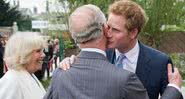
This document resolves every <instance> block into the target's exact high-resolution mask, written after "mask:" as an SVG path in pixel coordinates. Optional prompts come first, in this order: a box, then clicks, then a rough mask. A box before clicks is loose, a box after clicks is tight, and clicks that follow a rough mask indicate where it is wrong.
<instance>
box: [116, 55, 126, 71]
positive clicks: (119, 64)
mask: <svg viewBox="0 0 185 99" xmlns="http://www.w3.org/2000/svg"><path fill="white" fill-rule="evenodd" d="M125 58H126V56H125V55H124V54H120V55H119V56H118V58H117V60H116V66H117V67H118V68H123V60H124V59H125Z"/></svg>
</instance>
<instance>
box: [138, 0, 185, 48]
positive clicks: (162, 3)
mask: <svg viewBox="0 0 185 99" xmlns="http://www.w3.org/2000/svg"><path fill="white" fill-rule="evenodd" d="M135 1H136V2H138V3H139V4H140V5H141V6H142V7H143V8H144V9H145V11H146V13H147V15H148V17H149V21H148V23H147V25H146V26H145V28H144V30H143V33H142V36H146V37H149V38H150V41H152V43H153V45H154V46H156V47H158V46H159V45H160V43H161V42H160V40H161V39H162V38H163V36H165V35H166V31H164V30H163V29H162V28H163V27H165V26H167V25H176V26H180V27H181V26H183V24H185V21H184V20H185V6H184V5H185V1H184V0H135Z"/></svg>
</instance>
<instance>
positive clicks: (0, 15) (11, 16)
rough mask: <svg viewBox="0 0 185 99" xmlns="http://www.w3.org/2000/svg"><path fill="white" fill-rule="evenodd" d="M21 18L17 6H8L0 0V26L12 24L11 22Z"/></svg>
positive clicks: (3, 0)
mask: <svg viewBox="0 0 185 99" xmlns="http://www.w3.org/2000/svg"><path fill="white" fill-rule="evenodd" d="M20 18H21V13H20V12H19V11H18V10H17V7H10V4H9V3H7V2H5V0H0V26H12V25H13V22H15V21H17V20H19V19H20Z"/></svg>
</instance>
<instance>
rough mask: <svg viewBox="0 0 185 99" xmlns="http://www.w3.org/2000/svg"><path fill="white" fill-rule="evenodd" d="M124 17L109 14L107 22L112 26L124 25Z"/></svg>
mask: <svg viewBox="0 0 185 99" xmlns="http://www.w3.org/2000/svg"><path fill="white" fill-rule="evenodd" d="M125 23H126V19H125V18H124V17H123V16H122V15H116V14H113V13H110V14H109V17H108V21H107V24H108V25H110V26H112V27H124V26H125Z"/></svg>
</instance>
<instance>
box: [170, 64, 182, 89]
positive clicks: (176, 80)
mask: <svg viewBox="0 0 185 99" xmlns="http://www.w3.org/2000/svg"><path fill="white" fill-rule="evenodd" d="M168 81H169V83H170V84H175V85H177V86H178V87H179V88H181V86H182V77H181V75H180V73H179V71H178V69H177V68H174V72H172V65H171V64H168Z"/></svg>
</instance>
